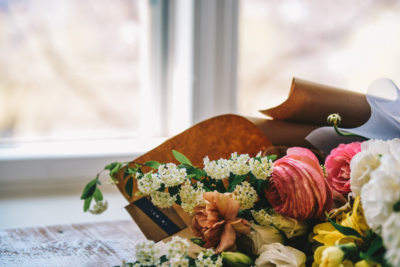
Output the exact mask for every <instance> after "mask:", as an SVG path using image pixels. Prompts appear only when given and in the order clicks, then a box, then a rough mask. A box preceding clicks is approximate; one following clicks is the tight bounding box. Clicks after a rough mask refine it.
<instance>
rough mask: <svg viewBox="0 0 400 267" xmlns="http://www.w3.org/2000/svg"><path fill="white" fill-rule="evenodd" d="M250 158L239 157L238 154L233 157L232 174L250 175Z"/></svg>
mask: <svg viewBox="0 0 400 267" xmlns="http://www.w3.org/2000/svg"><path fill="white" fill-rule="evenodd" d="M249 159H250V157H249V155H248V154H243V155H240V156H238V155H237V153H236V152H235V153H232V155H231V161H232V164H231V165H232V166H231V172H232V173H233V174H236V175H245V174H247V173H249V171H250V167H249V166H248V165H247V162H248V161H249Z"/></svg>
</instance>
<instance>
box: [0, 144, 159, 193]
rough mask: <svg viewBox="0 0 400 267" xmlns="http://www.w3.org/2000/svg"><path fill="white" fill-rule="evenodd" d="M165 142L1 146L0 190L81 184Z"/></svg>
mask: <svg viewBox="0 0 400 267" xmlns="http://www.w3.org/2000/svg"><path fill="white" fill-rule="evenodd" d="M165 140H166V138H148V139H114V140H91V141H70V142H46V143H26V144H18V145H3V146H0V186H15V185H18V184H19V183H24V185H29V184H38V183H46V184H48V183H57V182H61V181H63V182H66V180H67V182H78V181H80V182H82V181H85V180H88V179H92V178H94V177H95V175H96V174H97V173H98V172H99V171H101V170H102V169H103V168H104V166H105V165H107V164H109V163H110V162H115V161H130V160H133V159H134V158H136V157H138V156H140V155H142V154H144V153H146V152H147V151H149V150H151V149H153V148H155V147H157V146H158V145H160V144H161V143H163V142H164V141H165Z"/></svg>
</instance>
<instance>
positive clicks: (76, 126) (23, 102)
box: [0, 0, 143, 142]
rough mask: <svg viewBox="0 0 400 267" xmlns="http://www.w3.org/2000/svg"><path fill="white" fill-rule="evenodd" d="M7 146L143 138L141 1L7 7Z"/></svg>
mask: <svg viewBox="0 0 400 267" xmlns="http://www.w3.org/2000/svg"><path fill="white" fill-rule="evenodd" d="M2 3H3V4H2V6H1V8H0V25H1V26H0V39H1V49H0V64H1V67H0V68H1V72H0V102H1V104H0V137H1V139H2V141H3V142H5V141H7V140H9V141H10V140H12V141H14V142H15V141H49V140H71V139H72V140H73V139H99V138H119V137H125V138H126V137H138V136H140V129H139V125H140V123H139V118H140V114H141V112H140V103H141V101H140V99H141V96H140V83H141V82H142V81H141V76H140V68H141V62H140V52H141V51H140V46H141V45H143V43H141V41H140V40H141V39H142V38H143V33H142V30H141V24H140V19H139V18H140V12H139V8H138V1H135V0H134V1H131V0H116V1H78V0H59V1H50V0H32V1H19V0H8V1H5V2H4V1H3V2H2Z"/></svg>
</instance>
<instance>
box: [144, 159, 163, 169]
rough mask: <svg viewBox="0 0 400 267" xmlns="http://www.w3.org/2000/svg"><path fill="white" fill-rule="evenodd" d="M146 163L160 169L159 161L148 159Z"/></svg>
mask: <svg viewBox="0 0 400 267" xmlns="http://www.w3.org/2000/svg"><path fill="white" fill-rule="evenodd" d="M144 165H146V166H149V167H150V168H152V169H155V170H156V169H158V167H160V165H161V164H160V163H158V162H157V161H148V162H146V163H145V164H144Z"/></svg>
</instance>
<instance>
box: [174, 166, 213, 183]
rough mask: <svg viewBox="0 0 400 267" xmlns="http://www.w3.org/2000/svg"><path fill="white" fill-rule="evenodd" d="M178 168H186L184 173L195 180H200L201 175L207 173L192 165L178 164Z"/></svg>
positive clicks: (204, 175) (205, 175) (203, 175)
mask: <svg viewBox="0 0 400 267" xmlns="http://www.w3.org/2000/svg"><path fill="white" fill-rule="evenodd" d="M178 167H179V168H180V169H182V168H184V169H186V173H187V174H188V177H189V178H193V179H195V180H197V181H200V180H201V177H207V173H206V172H205V171H204V170H201V169H198V168H196V167H193V166H187V165H179V166H178Z"/></svg>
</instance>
